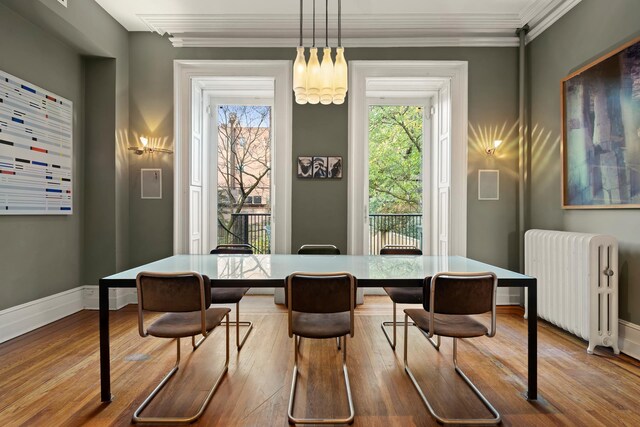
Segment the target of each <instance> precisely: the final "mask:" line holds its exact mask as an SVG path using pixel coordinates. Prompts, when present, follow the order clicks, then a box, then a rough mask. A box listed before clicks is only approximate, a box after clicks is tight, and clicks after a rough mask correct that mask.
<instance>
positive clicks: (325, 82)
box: [320, 47, 333, 105]
mask: <svg viewBox="0 0 640 427" xmlns="http://www.w3.org/2000/svg"><path fill="white" fill-rule="evenodd" d="M320 82H321V84H320V103H321V104H323V105H328V104H331V102H333V61H332V60H331V48H330V47H325V48H324V50H323V55H322V64H321V65H320Z"/></svg>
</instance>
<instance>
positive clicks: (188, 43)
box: [169, 36, 518, 49]
mask: <svg viewBox="0 0 640 427" xmlns="http://www.w3.org/2000/svg"><path fill="white" fill-rule="evenodd" d="M169 40H170V41H171V43H172V44H173V47H238V48H242V47H263V48H268V47H292V46H296V45H297V44H298V39H297V38H254V37H251V38H242V39H237V38H224V37H188V36H187V37H170V38H169ZM329 45H330V46H336V45H337V41H336V40H333V39H329ZM342 45H343V46H344V47H346V48H354V47H364V48H366V47H389V48H390V47H515V46H518V38H517V37H515V36H509V37H446V36H445V37H405V38H385V37H375V38H345V39H343V40H342ZM319 49H321V48H319Z"/></svg>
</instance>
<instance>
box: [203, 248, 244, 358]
mask: <svg viewBox="0 0 640 427" xmlns="http://www.w3.org/2000/svg"><path fill="white" fill-rule="evenodd" d="M209 253H210V254H229V255H242V254H245V255H251V254H253V249H252V248H251V245H247V244H244V243H243V244H223V245H218V246H217V247H216V248H215V249H212V250H211V252H209ZM248 291H249V288H226V287H225V288H223V287H216V286H215V282H214V283H213V288H212V289H211V303H212V304H235V305H236V321H235V322H234V323H232V324H231V326H235V327H236V348H237V349H238V351H240V349H241V348H242V346H243V345H244V342H245V341H246V340H247V337H248V336H249V333H250V332H251V330H252V329H253V323H252V322H249V321H240V300H242V297H243V296H244V295H245V294H246V293H247V292H248ZM240 326H248V329H247V331H246V332H245V333H244V335H243V336H242V340H240Z"/></svg>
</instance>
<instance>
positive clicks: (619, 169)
mask: <svg viewBox="0 0 640 427" xmlns="http://www.w3.org/2000/svg"><path fill="white" fill-rule="evenodd" d="M561 91H562V103H561V106H562V207H563V208H565V209H596V208H640V38H638V39H635V40H633V41H631V42H629V43H627V44H625V45H623V46H621V47H619V48H618V49H616V50H614V51H612V52H610V53H608V54H607V55H605V56H603V57H602V58H599V59H597V60H596V61H594V62H593V63H591V64H589V65H587V66H586V67H583V68H581V69H580V70H578V71H576V72H575V73H573V74H571V75H569V76H568V77H567V78H565V79H563V80H562V83H561Z"/></svg>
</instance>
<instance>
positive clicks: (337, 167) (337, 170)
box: [327, 157, 342, 179]
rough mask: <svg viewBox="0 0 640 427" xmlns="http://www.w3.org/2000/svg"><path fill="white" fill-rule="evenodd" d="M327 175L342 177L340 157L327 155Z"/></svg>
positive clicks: (335, 177)
mask: <svg viewBox="0 0 640 427" xmlns="http://www.w3.org/2000/svg"><path fill="white" fill-rule="evenodd" d="M328 159H329V160H328V162H327V177H329V178H332V179H340V178H342V157H328Z"/></svg>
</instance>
